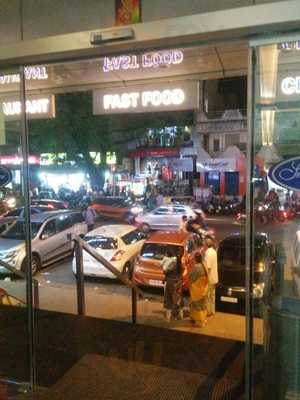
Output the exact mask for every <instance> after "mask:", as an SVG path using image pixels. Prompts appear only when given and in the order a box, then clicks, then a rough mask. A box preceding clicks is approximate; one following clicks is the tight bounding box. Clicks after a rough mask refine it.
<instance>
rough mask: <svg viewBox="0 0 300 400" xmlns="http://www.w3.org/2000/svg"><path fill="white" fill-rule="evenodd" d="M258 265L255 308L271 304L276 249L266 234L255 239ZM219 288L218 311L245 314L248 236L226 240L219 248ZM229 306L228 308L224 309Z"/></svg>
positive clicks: (255, 269)
mask: <svg viewBox="0 0 300 400" xmlns="http://www.w3.org/2000/svg"><path fill="white" fill-rule="evenodd" d="M254 254H255V264H254V266H253V268H254V277H253V279H254V281H253V289H252V298H253V299H254V301H255V305H256V306H259V305H261V301H262V300H268V299H269V297H270V296H271V293H272V288H273V284H274V273H275V269H274V259H273V248H272V245H271V242H270V240H269V239H268V236H267V235H266V234H265V233H256V235H255V250H254ZM218 271H219V284H218V287H217V295H216V301H217V306H218V308H219V309H222V308H226V309H230V308H231V309H232V310H233V311H243V312H244V311H245V297H246V250H245V235H242V234H233V235H230V236H228V237H226V238H225V239H224V240H222V241H221V242H220V244H219V248H218ZM225 306H226V307H225Z"/></svg>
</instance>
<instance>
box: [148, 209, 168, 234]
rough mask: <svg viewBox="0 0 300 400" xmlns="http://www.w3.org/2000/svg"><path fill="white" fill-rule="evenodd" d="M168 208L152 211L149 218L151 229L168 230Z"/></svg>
mask: <svg viewBox="0 0 300 400" xmlns="http://www.w3.org/2000/svg"><path fill="white" fill-rule="evenodd" d="M170 214H171V212H170V208H169V207H159V208H157V209H156V210H154V211H153V212H152V214H151V218H150V226H151V228H152V229H168V228H169V227H170Z"/></svg>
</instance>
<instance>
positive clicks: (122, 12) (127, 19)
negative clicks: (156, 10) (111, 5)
mask: <svg viewBox="0 0 300 400" xmlns="http://www.w3.org/2000/svg"><path fill="white" fill-rule="evenodd" d="M115 2H116V3H115V5H116V17H115V25H117V26H119V25H130V24H137V23H139V22H141V19H142V18H141V0H115Z"/></svg>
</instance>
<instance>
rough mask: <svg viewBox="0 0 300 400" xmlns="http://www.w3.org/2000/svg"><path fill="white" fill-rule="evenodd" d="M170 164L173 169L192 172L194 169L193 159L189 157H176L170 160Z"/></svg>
mask: <svg viewBox="0 0 300 400" xmlns="http://www.w3.org/2000/svg"><path fill="white" fill-rule="evenodd" d="M170 164H171V165H170V166H171V167H172V169H173V171H178V172H180V171H182V172H192V171H193V159H192V158H190V157H188V158H174V159H172V160H171V161H170Z"/></svg>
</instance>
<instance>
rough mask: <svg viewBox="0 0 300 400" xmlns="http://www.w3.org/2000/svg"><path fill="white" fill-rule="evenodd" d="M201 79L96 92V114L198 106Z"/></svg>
mask: <svg viewBox="0 0 300 400" xmlns="http://www.w3.org/2000/svg"><path fill="white" fill-rule="evenodd" d="M198 99H199V96H198V82H197V81H190V82H180V81H178V82H174V83H161V84H153V85H147V86H146V85H145V86H144V85H140V86H127V87H126V88H123V87H122V88H113V89H96V90H94V91H93V112H94V114H120V113H145V112H162V111H173V110H194V109H197V108H198V107H199V100H198Z"/></svg>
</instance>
